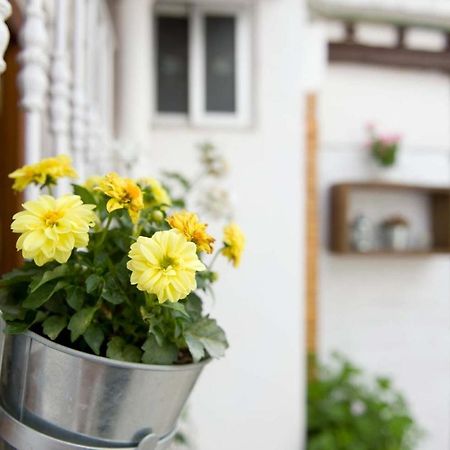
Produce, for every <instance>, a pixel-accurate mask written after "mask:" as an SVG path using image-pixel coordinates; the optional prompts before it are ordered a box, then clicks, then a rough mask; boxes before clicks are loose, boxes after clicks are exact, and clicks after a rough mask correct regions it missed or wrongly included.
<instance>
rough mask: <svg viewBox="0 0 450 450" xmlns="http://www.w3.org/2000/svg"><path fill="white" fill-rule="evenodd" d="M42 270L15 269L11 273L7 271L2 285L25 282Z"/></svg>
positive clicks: (1, 282)
mask: <svg viewBox="0 0 450 450" xmlns="http://www.w3.org/2000/svg"><path fill="white" fill-rule="evenodd" d="M40 272H42V269H36V268H31V269H24V268H20V269H14V270H12V271H11V272H9V273H5V274H4V275H3V276H2V278H1V280H0V286H2V287H6V286H12V285H14V284H18V283H24V282H30V281H31V279H32V278H33V276H35V275H37V274H39V273H40Z"/></svg>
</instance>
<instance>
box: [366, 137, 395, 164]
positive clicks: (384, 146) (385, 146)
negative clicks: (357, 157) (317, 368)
mask: <svg viewBox="0 0 450 450" xmlns="http://www.w3.org/2000/svg"><path fill="white" fill-rule="evenodd" d="M371 148H372V155H373V157H374V158H375V160H376V161H377V162H378V164H379V165H380V166H383V167H390V166H393V165H394V164H395V162H396V161H397V153H398V149H399V145H398V143H396V142H394V143H385V142H383V141H380V140H376V141H374V142H373V143H372V144H371Z"/></svg>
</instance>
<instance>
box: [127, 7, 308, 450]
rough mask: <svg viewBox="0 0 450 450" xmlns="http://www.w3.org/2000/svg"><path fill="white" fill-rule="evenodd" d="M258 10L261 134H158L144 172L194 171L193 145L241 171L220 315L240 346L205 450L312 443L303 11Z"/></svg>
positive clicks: (217, 397) (204, 423) (206, 407)
mask: <svg viewBox="0 0 450 450" xmlns="http://www.w3.org/2000/svg"><path fill="white" fill-rule="evenodd" d="M127 3H128V2H127ZM254 3H255V9H254V17H253V19H254V23H253V25H254V28H253V34H254V44H255V48H254V63H253V67H254V68H256V70H255V73H254V77H253V83H252V84H253V87H254V91H255V96H254V99H253V100H254V106H255V110H256V113H255V114H254V117H253V124H252V126H251V127H250V128H247V129H242V130H236V129H233V128H224V129H220V128H215V129H206V128H205V129H195V128H189V127H183V126H166V127H163V126H161V125H160V126H152V127H151V128H149V129H148V145H147V148H148V151H147V153H145V154H142V155H141V156H142V157H141V159H140V162H139V165H137V166H136V167H135V169H136V170H135V174H136V175H138V174H139V173H141V174H142V173H144V172H147V173H148V172H149V171H150V172H151V173H157V172H158V170H159V169H160V168H165V169H167V168H169V169H171V170H182V171H186V172H188V173H189V171H190V170H191V169H192V161H194V160H195V153H194V152H195V150H194V146H195V145H196V144H197V143H199V142H202V141H204V140H205V139H208V140H212V142H214V143H215V144H216V146H218V147H219V148H220V149H222V150H223V151H224V152H225V156H226V157H227V159H228V161H229V162H230V165H231V168H232V174H231V180H230V183H229V184H230V185H231V186H232V189H233V191H234V195H235V197H236V200H237V201H236V204H237V211H236V221H237V222H239V224H240V225H241V226H242V228H243V229H244V230H245V232H246V235H247V240H248V244H247V249H246V252H245V256H244V258H243V262H242V266H241V268H239V270H238V271H234V269H232V268H231V267H230V266H228V265H226V264H222V267H220V271H221V279H220V282H219V283H218V286H217V289H216V291H217V294H218V295H217V303H216V305H217V306H216V308H215V310H214V316H215V317H217V318H218V320H219V322H220V324H221V325H222V326H223V327H224V328H225V330H226V332H227V334H228V337H229V340H230V344H231V348H230V349H229V351H228V352H227V355H226V357H225V358H224V359H223V360H220V361H214V362H213V363H211V364H210V365H209V366H208V367H207V368H206V370H205V372H204V374H203V375H202V378H201V380H200V382H199V384H198V386H197V387H196V390H195V392H194V396H193V399H192V402H191V409H190V411H191V415H192V421H193V422H194V424H195V429H196V436H194V438H195V440H196V441H197V442H198V450H212V449H214V450H249V449H258V450H273V449H283V450H298V449H299V448H301V447H302V443H301V442H302V440H303V429H304V388H303V384H304V374H303V372H304V361H303V359H304V344H303V343H304V338H303V332H304V330H303V323H304V319H303V297H302V294H303V259H302V258H303V256H302V245H303V243H302V240H301V238H302V236H303V221H302V213H303V194H302V190H301V182H302V175H303V173H302V169H303V162H302V151H303V137H302V134H303V130H302V107H303V97H302V94H301V89H300V87H301V86H300V84H301V77H300V73H299V72H300V58H301V44H302V34H301V33H302V20H303V9H302V5H301V2H298V1H297V0H277V1H261V2H254ZM122 26H123V24H122ZM130 26H131V27H133V24H132V23H131V25H130ZM122 31H124V30H123V29H122ZM133 32H134V31H133ZM124 34H126V33H124ZM135 38H136V36H135ZM141 57H145V55H141ZM138 78H139V77H136V80H137V79H138ZM124 81H125V82H126V80H124ZM134 91H136V92H139V95H141V96H146V95H147V94H149V93H146V91H145V90H140V89H139V87H137V86H135V87H134ZM147 98H148V99H150V98H151V95H150V94H149V95H148V97H147ZM125 100H126V99H125ZM127 107H128V108H132V107H133V105H132V104H128V106H127ZM119 109H120V108H119ZM124 131H126V130H124ZM144 147H145V145H142V148H144Z"/></svg>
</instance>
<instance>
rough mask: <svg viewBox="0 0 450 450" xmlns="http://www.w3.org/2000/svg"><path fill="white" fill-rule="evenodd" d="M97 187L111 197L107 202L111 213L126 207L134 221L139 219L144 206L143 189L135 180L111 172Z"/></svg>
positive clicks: (107, 207)
mask: <svg viewBox="0 0 450 450" xmlns="http://www.w3.org/2000/svg"><path fill="white" fill-rule="evenodd" d="M95 189H97V190H99V191H101V192H103V193H104V194H106V195H107V196H108V197H110V199H109V200H108V203H107V204H106V209H107V210H108V212H109V213H111V212H113V211H115V210H116V209H122V208H125V209H127V210H128V214H129V215H130V218H131V220H132V222H133V223H136V222H137V221H138V219H139V213H140V212H141V209H143V208H144V200H143V196H142V191H141V189H140V188H139V186H138V185H137V184H136V183H135V182H134V181H133V180H131V179H130V178H122V177H119V175H117V173H114V172H111V173H109V174H107V175H106V176H105V177H104V178H103V179H101V180H100V182H99V184H98V186H97V187H96V188H95Z"/></svg>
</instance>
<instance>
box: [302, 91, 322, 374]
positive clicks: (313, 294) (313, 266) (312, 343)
mask: <svg viewBox="0 0 450 450" xmlns="http://www.w3.org/2000/svg"><path fill="white" fill-rule="evenodd" d="M316 114H317V96H316V94H308V95H307V97H306V158H305V168H306V174H305V178H306V337H307V339H306V347H307V351H308V353H309V355H310V356H311V359H310V360H309V365H308V369H309V370H308V372H309V375H310V376H313V374H314V372H315V359H314V354H315V353H316V350H317V293H318V289H317V282H318V257H319V254H318V253H319V219H318V192H317V191H318V189H317V181H318V180H317V150H318V130H317V118H316Z"/></svg>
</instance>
